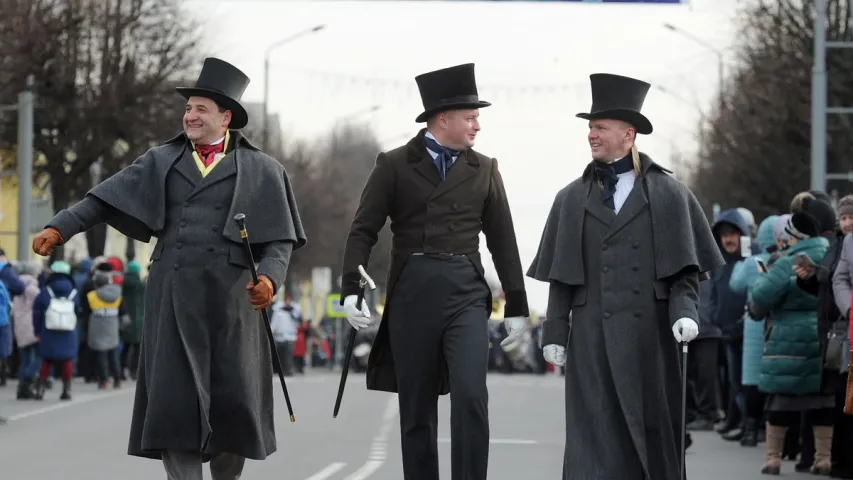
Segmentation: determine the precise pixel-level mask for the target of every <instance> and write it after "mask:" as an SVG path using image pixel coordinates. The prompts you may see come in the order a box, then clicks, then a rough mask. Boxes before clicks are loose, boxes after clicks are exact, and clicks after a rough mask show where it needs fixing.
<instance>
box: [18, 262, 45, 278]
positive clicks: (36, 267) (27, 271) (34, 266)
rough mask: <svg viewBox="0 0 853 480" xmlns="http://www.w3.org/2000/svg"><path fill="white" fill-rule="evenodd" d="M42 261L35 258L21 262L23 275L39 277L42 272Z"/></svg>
mask: <svg viewBox="0 0 853 480" xmlns="http://www.w3.org/2000/svg"><path fill="white" fill-rule="evenodd" d="M41 270H42V268H41V263H39V262H37V261H33V260H27V261H26V262H21V275H32V276H34V277H38V276H39V274H40V273H41Z"/></svg>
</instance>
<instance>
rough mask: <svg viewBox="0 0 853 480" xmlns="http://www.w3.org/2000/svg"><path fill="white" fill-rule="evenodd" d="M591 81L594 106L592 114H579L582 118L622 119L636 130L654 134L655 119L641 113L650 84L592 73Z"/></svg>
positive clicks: (591, 110)
mask: <svg viewBox="0 0 853 480" xmlns="http://www.w3.org/2000/svg"><path fill="white" fill-rule="evenodd" d="M589 81H590V84H591V85H592V108H590V112H589V113H579V114H577V116H578V117H579V118H583V119H585V120H597V119H602V118H612V119H614V120H622V121H624V122H628V123H630V124H631V125H633V126H634V128H635V129H636V130H637V133H642V134H644V135H648V134H650V133H652V122H650V121H649V119H648V118H646V116H645V115H643V114H642V113H640V110H642V108H643V102H644V101H645V100H646V94H647V93H648V92H649V87H650V86H651V85H649V84H648V83H646V82H643V81H641V80H636V79H633V78H630V77H623V76H621V75H613V74H610V73H593V74H592V75H590V76H589Z"/></svg>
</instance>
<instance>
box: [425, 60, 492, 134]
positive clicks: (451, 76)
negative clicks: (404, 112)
mask: <svg viewBox="0 0 853 480" xmlns="http://www.w3.org/2000/svg"><path fill="white" fill-rule="evenodd" d="M415 81H416V82H417V83H418V90H420V92H421V101H422V102H423V104H424V112H423V113H421V114H420V115H418V117H417V118H416V119H415V121H416V122H418V123H420V122H425V121H427V119H428V118H429V117H431V116H433V115H435V114H436V113H440V112H444V111H447V110H459V109H466V108H471V109H473V108H484V107H488V106H489V105H491V103H489V102H484V101H482V100H480V97H479V96H478V95H477V82H476V80H475V79H474V64H473V63H466V64H464V65H457V66H455V67H449V68H443V69H441V70H436V71H434V72H429V73H423V74H421V75H418V76H417V77H415Z"/></svg>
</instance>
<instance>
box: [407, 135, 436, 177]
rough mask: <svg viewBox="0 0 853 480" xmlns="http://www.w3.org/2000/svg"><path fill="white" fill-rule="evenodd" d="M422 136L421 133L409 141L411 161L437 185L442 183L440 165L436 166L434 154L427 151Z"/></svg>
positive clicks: (420, 172) (422, 174)
mask: <svg viewBox="0 0 853 480" xmlns="http://www.w3.org/2000/svg"><path fill="white" fill-rule="evenodd" d="M421 138H422V137H421V135H420V134H419V135H418V136H416V137H415V138H413V139H412V140H411V141H410V142H409V145H408V150H409V163H412V164H414V167H415V170H416V171H417V172H418V173H419V174H420V175H421V176H422V177H424V178H425V179H427V180H429V182H430V183H432V184H433V186H436V185H438V184H439V183H442V180H441V174H439V173H438V167H436V166H435V163H434V162H433V160H432V156H431V155H430V154H429V152H427V149H426V147H425V146H424V143H423V141H421Z"/></svg>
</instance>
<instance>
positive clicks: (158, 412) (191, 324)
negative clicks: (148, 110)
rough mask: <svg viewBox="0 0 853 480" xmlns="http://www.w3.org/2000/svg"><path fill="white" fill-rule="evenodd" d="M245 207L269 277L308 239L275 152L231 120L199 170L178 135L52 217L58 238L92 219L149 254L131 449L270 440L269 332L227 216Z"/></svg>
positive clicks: (153, 452)
mask: <svg viewBox="0 0 853 480" xmlns="http://www.w3.org/2000/svg"><path fill="white" fill-rule="evenodd" d="M236 213H244V214H245V215H246V225H247V231H248V234H249V239H250V241H251V243H252V250H253V255H254V258H255V259H259V260H256V261H258V262H259V265H258V274H260V275H266V276H267V277H269V278H270V280H272V282H273V284H274V285H275V287H276V288H278V287H279V286H280V285H281V284H282V282H283V281H284V279H285V274H286V270H287V266H288V262H289V259H290V254H291V252H292V250H293V249H295V248H299V247H300V246H302V245H303V244H304V243H305V234H304V232H303V229H302V225H301V222H300V219H299V215H298V212H297V209H296V203H295V200H294V198H293V195H292V192H291V188H290V182H289V179H288V177H287V173H286V172H285V171H284V168H283V167H282V165H281V164H279V163H278V162H276V161H275V160H273V159H272V158H270V157H268V156H266V155H264V154H263V153H261V152H260V151H258V150H257V149H256V148H255V147H253V146H252V145H251V144H250V143H249V142H248V141H247V140H246V139H245V138H243V137H242V136H241V135H240V134H239V132H230V142H229V146H228V147H227V150H226V155H225V156H224V158H223V159H222V160H221V161H220V162H219V163H218V164H217V165H216V166H215V167H214V168H213V169H212V170H211V171H210V172H209V173H208V174H207V175H206V176H204V177H203V176H202V174H201V172H200V170H199V169H198V167H197V166H196V163H195V160H194V159H193V157H192V154H191V144H190V143H189V142H188V140H187V139H186V137H185V136H184V135H179V136H178V137H175V138H174V139H172V140H170V141H169V142H167V143H166V144H165V145H163V146H160V147H155V148H153V149H151V150H149V151H148V152H147V153H146V154H145V155H143V156H142V157H140V158H139V159H137V160H136V162H134V164H133V165H131V166H129V167H127V168H125V169H123V170H122V171H120V172H119V173H117V174H116V175H114V176H112V177H110V178H109V179H107V180H105V181H104V182H102V183H101V184H100V185H98V186H96V187H95V188H93V189H92V190H91V191H90V192H89V193H88V194H87V195H86V197H85V198H84V200H83V201H81V202H79V203H77V204H75V205H74V206H72V207H71V208H69V209H67V210H63V211H62V212H60V213H59V214H57V215H56V217H54V219H53V220H52V221H51V222H50V224H49V225H50V226H52V227H54V228H56V229H57V230H59V232H60V234H61V235H62V237H63V238H64V239H66V240H67V239H69V238H71V236H73V235H75V234H77V233H80V232H82V231H85V230H87V229H89V228H91V227H93V226H94V225H96V224H98V223H100V222H107V223H108V224H110V225H112V226H113V227H115V228H116V229H118V230H120V231H122V232H123V233H125V234H127V235H129V236H131V237H133V238H135V239H137V240H140V241H147V240H148V238H150V237H151V236H155V237H157V239H158V241H157V245H156V246H155V248H154V251H153V254H152V255H151V264H150V267H149V276H148V284H147V289H146V291H145V320H144V322H143V334H142V342H141V348H140V360H139V372H138V381H137V387H136V398H135V402H134V408H133V419H132V422H131V429H130V442H129V447H128V453H129V454H131V455H135V456H142V457H149V458H160V456H161V452H162V451H164V450H175V451H193V452H202V453H203V454H205V459H208V458H210V456H212V455H216V454H219V453H232V454H236V455H240V456H243V457H246V458H250V459H256V460H262V459H264V458H266V457H267V456H268V455H269V454H271V453H273V452H274V451H275V450H276V441H275V432H274V426H273V398H272V395H273V391H272V389H273V385H272V382H271V379H272V375H273V371H272V363H271V358H272V357H271V350H270V341H269V339H268V338H267V337H266V332H265V327H264V325H263V324H262V322H263V320H261V316H260V314H259V312H257V311H254V310H253V309H252V306H251V304H250V303H249V298H248V294H247V291H246V289H245V286H246V285H247V283H249V282H250V281H251V274H250V270H249V267H250V261H249V256H248V253H247V252H246V251H245V248H244V246H243V244H242V239H241V238H240V234H239V229H238V228H237V226H236V224H235V222H234V221H233V216H234V215H235V214H236Z"/></svg>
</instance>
